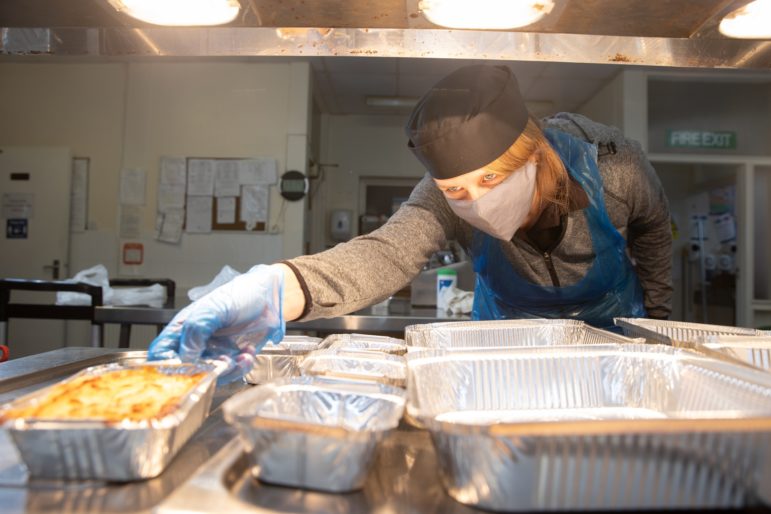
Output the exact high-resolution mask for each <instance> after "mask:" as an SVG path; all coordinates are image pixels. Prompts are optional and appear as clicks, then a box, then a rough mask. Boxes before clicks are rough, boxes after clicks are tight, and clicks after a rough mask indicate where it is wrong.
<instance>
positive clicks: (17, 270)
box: [0, 146, 72, 358]
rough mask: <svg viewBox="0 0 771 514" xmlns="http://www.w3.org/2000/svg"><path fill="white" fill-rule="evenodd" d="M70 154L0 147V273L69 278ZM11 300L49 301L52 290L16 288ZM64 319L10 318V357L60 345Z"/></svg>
mask: <svg viewBox="0 0 771 514" xmlns="http://www.w3.org/2000/svg"><path fill="white" fill-rule="evenodd" d="M71 167H72V157H71V154H70V150H69V149H68V148H62V147H31V146H30V147H20V146H19V147H11V146H9V147H5V146H0V195H2V196H1V197H0V201H1V202H2V213H1V214H0V215H2V218H0V222H1V223H2V225H3V229H4V234H3V236H2V237H3V239H2V250H0V276H2V277H4V278H9V277H10V278H34V279H47V280H50V279H53V278H61V279H64V278H67V276H68V269H67V255H68V253H67V251H68V247H69V212H70V181H71V176H72V170H71ZM12 298H13V299H18V300H20V301H26V302H31V303H32V302H34V303H53V301H54V295H53V293H51V294H49V293H15V294H14V295H13V296H12ZM64 323H65V322H64V321H59V320H55V321H54V320H25V319H11V320H10V321H9V323H8V330H7V337H8V341H7V344H8V345H9V346H10V348H11V357H12V358H16V357H21V356H23V355H31V354H33V353H39V352H41V351H46V350H53V349H55V348H59V347H61V346H63V344H64V340H65V338H64Z"/></svg>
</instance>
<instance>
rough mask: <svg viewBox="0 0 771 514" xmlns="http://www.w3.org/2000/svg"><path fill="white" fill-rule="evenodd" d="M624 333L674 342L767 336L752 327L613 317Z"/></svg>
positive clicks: (662, 341) (651, 339)
mask: <svg viewBox="0 0 771 514" xmlns="http://www.w3.org/2000/svg"><path fill="white" fill-rule="evenodd" d="M613 322H614V323H615V324H616V325H617V326H619V327H621V329H622V330H623V331H624V335H626V336H629V337H644V338H645V339H648V340H649V341H652V342H657V343H662V344H670V345H671V344H674V343H676V342H691V343H694V342H698V340H699V338H701V337H706V336H724V335H725V336H732V335H733V336H767V335H768V333H767V332H764V331H762V330H757V329H754V328H742V327H728V326H723V325H707V324H704V323H687V322H684V321H669V320H658V319H647V318H614V320H613Z"/></svg>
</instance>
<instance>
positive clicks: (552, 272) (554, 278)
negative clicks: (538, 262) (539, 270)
mask: <svg viewBox="0 0 771 514" xmlns="http://www.w3.org/2000/svg"><path fill="white" fill-rule="evenodd" d="M543 260H544V262H545V263H546V269H547V270H549V276H550V277H551V282H552V284H554V287H560V279H559V277H557V270H555V269H554V263H553V262H552V260H551V254H550V253H549V252H543Z"/></svg>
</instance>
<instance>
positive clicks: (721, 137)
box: [667, 130, 736, 150]
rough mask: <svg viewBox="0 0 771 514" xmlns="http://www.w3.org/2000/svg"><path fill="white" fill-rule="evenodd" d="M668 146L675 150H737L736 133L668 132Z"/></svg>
mask: <svg viewBox="0 0 771 514" xmlns="http://www.w3.org/2000/svg"><path fill="white" fill-rule="evenodd" d="M667 146H669V147H674V148H713V149H725V150H733V149H735V148H736V132H728V131H712V130H668V131H667Z"/></svg>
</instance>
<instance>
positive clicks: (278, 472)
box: [223, 377, 404, 492]
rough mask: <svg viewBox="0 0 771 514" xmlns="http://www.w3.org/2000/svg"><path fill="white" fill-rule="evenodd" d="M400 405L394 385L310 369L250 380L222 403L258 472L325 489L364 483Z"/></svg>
mask: <svg viewBox="0 0 771 514" xmlns="http://www.w3.org/2000/svg"><path fill="white" fill-rule="evenodd" d="M403 409H404V393H403V391H402V390H400V389H397V388H393V387H389V386H385V385H382V384H373V383H360V382H359V383H356V382H346V381H334V380H325V379H320V378H315V377H297V378H291V379H285V380H280V381H275V382H271V383H270V384H266V385H263V386H257V387H255V388H252V389H250V390H248V391H244V392H242V393H239V394H238V395H236V396H234V397H233V398H231V399H230V400H228V401H227V402H225V404H223V410H224V413H225V419H226V420H227V421H228V423H230V424H232V425H233V426H235V427H236V428H237V429H238V432H239V435H240V436H241V440H242V441H243V443H244V445H245V447H246V451H247V453H248V455H249V457H250V460H251V463H252V466H253V467H252V470H253V473H254V475H255V476H256V477H257V478H259V479H260V480H262V481H265V482H268V483H274V484H280V485H287V486H294V487H302V488H309V489H317V490H322V491H329V492H344V491H351V490H354V489H358V488H361V487H362V486H363V484H364V480H365V479H366V475H367V472H368V470H369V468H370V466H371V465H372V461H373V456H374V452H375V449H376V447H377V443H378V441H380V440H381V439H382V438H383V437H384V435H385V434H386V433H387V432H388V431H389V430H391V429H393V428H395V427H396V425H397V424H398V423H399V419H400V418H401V416H402V411H403Z"/></svg>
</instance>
